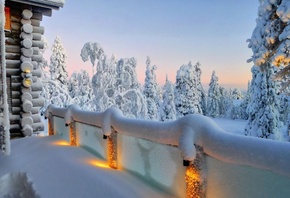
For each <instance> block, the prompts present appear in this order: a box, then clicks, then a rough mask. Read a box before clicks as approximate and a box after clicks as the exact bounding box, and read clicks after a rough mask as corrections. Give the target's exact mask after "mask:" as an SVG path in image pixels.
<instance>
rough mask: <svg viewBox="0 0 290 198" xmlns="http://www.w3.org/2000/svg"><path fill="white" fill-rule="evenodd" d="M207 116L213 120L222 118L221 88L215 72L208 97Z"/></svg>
mask: <svg viewBox="0 0 290 198" xmlns="http://www.w3.org/2000/svg"><path fill="white" fill-rule="evenodd" d="M207 115H208V116H210V117H213V118H215V117H218V116H220V88H219V84H218V77H217V76H216V74H215V71H213V72H212V75H211V79H210V83H209V89H208V95H207Z"/></svg>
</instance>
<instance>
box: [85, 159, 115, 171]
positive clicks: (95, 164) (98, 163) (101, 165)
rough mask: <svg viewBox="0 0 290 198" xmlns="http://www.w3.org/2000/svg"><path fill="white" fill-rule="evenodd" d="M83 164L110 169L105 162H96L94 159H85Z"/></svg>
mask: <svg viewBox="0 0 290 198" xmlns="http://www.w3.org/2000/svg"><path fill="white" fill-rule="evenodd" d="M85 162H86V163H87V164H90V165H92V166H97V167H100V168H108V169H110V168H111V167H110V166H109V165H108V164H107V163H106V162H105V161H100V160H96V159H87V160H85Z"/></svg>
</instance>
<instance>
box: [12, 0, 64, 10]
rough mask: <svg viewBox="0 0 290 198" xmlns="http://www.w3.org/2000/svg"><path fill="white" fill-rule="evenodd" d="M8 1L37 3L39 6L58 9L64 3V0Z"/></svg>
mask: <svg viewBox="0 0 290 198" xmlns="http://www.w3.org/2000/svg"><path fill="white" fill-rule="evenodd" d="M10 1H15V2H20V3H24V4H32V5H37V6H40V7H50V8H53V9H58V8H59V7H63V6H64V3H65V0H10Z"/></svg>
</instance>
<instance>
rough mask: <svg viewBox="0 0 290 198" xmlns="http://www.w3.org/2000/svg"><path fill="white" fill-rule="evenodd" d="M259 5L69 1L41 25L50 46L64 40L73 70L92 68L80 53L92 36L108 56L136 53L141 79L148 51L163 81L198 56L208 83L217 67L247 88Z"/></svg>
mask: <svg viewBox="0 0 290 198" xmlns="http://www.w3.org/2000/svg"><path fill="white" fill-rule="evenodd" d="M257 10H258V0H255V1H253V0H222V1H217V0H179V1H177V0H154V1H153V0H151V1H148V0H146V1H145V0H139V1H137V0H82V1H76V0H67V1H66V3H65V5H64V8H61V9H60V10H59V11H53V14H52V17H44V19H43V22H42V25H43V26H45V28H46V32H45V37H46V39H47V40H48V41H49V43H50V47H51V44H52V43H53V41H54V39H55V37H56V36H59V37H60V39H61V40H62V43H63V45H64V47H65V49H66V54H67V57H68V58H67V69H68V72H69V74H71V73H72V72H73V71H78V70H80V69H84V70H87V71H88V72H91V71H92V66H91V64H90V63H89V62H87V63H84V62H83V61H82V60H81V57H80V51H81V49H82V46H83V45H84V44H85V43H86V42H88V41H92V42H98V43H100V44H101V46H102V47H103V48H104V51H105V53H106V54H107V55H108V56H109V57H110V56H111V55H112V54H114V55H115V56H116V58H118V59H119V58H126V57H136V58H137V62H138V64H137V73H138V78H139V81H140V83H144V79H145V69H146V64H145V62H146V57H147V56H149V57H150V58H151V63H152V64H155V65H157V71H156V74H157V79H158V83H159V84H164V82H165V76H166V74H168V77H169V80H171V81H172V82H175V75H176V71H177V70H178V69H179V67H180V66H181V65H182V64H187V63H188V62H189V61H192V63H193V64H194V63H196V62H198V61H199V62H200V64H201V69H202V82H203V83H204V84H209V81H210V77H211V73H212V71H213V70H215V71H216V74H217V76H218V77H219V83H220V84H221V85H228V86H231V87H237V88H245V87H246V85H247V83H248V81H249V80H250V79H251V72H250V69H251V66H252V63H247V62H246V60H247V59H248V58H250V56H251V50H250V49H249V48H248V47H247V43H246V40H247V39H248V38H250V37H251V34H252V31H253V29H254V27H255V24H256V22H255V20H256V18H257ZM49 51H50V50H47V52H46V53H45V58H47V59H49V56H50V52H49Z"/></svg>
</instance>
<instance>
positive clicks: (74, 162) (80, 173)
mask: <svg viewBox="0 0 290 198" xmlns="http://www.w3.org/2000/svg"><path fill="white" fill-rule="evenodd" d="M11 144H12V145H11V148H12V153H11V156H4V155H0V178H1V177H2V176H3V175H6V174H8V173H11V172H23V173H27V175H28V177H29V179H30V180H31V181H32V183H33V187H34V188H35V189H36V191H37V194H39V195H40V197H42V198H46V197H47V198H51V197H56V198H57V197H70V198H74V197H75V198H79V197H110V198H113V197H118V198H121V197H126V198H129V197H170V196H169V195H168V194H165V193H163V192H160V191H159V190H157V189H155V188H153V187H150V186H149V185H148V184H146V183H144V182H143V181H141V180H139V179H138V178H136V177H134V176H132V175H130V174H128V173H127V172H125V171H122V170H114V169H110V168H106V167H103V168H102V167H97V166H96V164H99V166H103V165H105V164H106V163H105V162H103V161H102V160H100V159H98V158H96V157H95V156H93V155H92V154H90V153H88V152H87V151H85V150H83V149H81V148H79V147H72V146H66V145H61V144H62V141H61V139H59V137H58V136H49V137H29V138H22V139H17V140H12V142H11ZM4 191H5V189H4V187H3V186H2V187H1V186H0V196H1V192H2V193H3V192H4ZM2 196H3V194H2Z"/></svg>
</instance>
